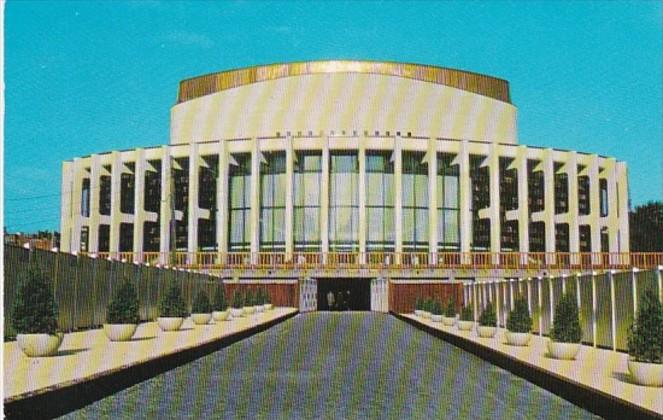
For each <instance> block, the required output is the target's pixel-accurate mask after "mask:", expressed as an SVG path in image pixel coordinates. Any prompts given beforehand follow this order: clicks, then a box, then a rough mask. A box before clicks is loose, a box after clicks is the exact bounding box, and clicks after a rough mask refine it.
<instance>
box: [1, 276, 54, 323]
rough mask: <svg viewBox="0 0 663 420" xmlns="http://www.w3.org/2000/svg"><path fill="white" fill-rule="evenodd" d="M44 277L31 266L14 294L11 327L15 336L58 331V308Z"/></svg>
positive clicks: (47, 281)
mask: <svg viewBox="0 0 663 420" xmlns="http://www.w3.org/2000/svg"><path fill="white" fill-rule="evenodd" d="M49 283H50V281H49V280H48V278H47V277H46V275H45V274H44V273H43V272H42V271H41V270H39V269H38V268H37V267H36V266H31V267H30V268H29V272H28V278H27V280H26V281H25V282H23V283H22V284H21V285H20V286H19V288H18V292H17V293H16V300H15V301H14V305H13V310H12V319H11V320H12V326H13V327H14V330H15V331H16V333H17V334H55V333H56V332H57V330H58V306H57V303H56V302H55V299H54V298H53V293H52V290H53V288H52V287H51V285H50V284H49Z"/></svg>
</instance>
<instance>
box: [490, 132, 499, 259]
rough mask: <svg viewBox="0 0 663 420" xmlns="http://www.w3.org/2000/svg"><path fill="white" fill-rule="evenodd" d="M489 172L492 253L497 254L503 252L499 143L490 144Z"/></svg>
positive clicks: (496, 257) (495, 256) (495, 257)
mask: <svg viewBox="0 0 663 420" xmlns="http://www.w3.org/2000/svg"><path fill="white" fill-rule="evenodd" d="M488 172H489V174H488V175H489V181H488V182H489V184H490V210H489V213H490V251H491V252H494V253H497V252H500V251H501V250H502V243H501V238H502V229H501V223H500V156H499V150H498V145H497V143H491V144H490V152H489V154H488ZM498 261H499V258H498V256H497V255H494V256H493V264H496V263H498Z"/></svg>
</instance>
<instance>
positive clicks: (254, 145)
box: [249, 137, 262, 264]
mask: <svg viewBox="0 0 663 420" xmlns="http://www.w3.org/2000/svg"><path fill="white" fill-rule="evenodd" d="M261 158H262V154H261V153H260V145H259V143H258V139H257V138H255V137H254V138H253V139H252V140H251V213H250V218H251V220H250V224H249V225H250V229H251V230H250V232H251V261H252V263H254V264H255V263H256V262H257V259H256V258H257V254H258V251H259V249H260V162H261V160H262V159H261Z"/></svg>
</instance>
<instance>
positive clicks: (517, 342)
mask: <svg viewBox="0 0 663 420" xmlns="http://www.w3.org/2000/svg"><path fill="white" fill-rule="evenodd" d="M504 335H505V337H506V342H507V344H511V345H512V346H526V345H528V344H529V340H530V338H532V335H531V334H530V333H528V332H526V333H517V332H511V331H508V330H507V331H506V332H505V334H504Z"/></svg>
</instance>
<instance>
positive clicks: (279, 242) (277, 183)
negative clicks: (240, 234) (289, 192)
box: [260, 152, 286, 252]
mask: <svg viewBox="0 0 663 420" xmlns="http://www.w3.org/2000/svg"><path fill="white" fill-rule="evenodd" d="M263 156H264V157H265V162H263V163H261V164H260V250H261V251H263V250H264V251H275V252H283V251H285V235H284V230H283V227H284V226H285V185H286V175H285V152H273V153H263Z"/></svg>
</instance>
